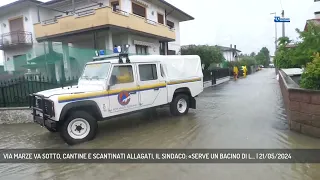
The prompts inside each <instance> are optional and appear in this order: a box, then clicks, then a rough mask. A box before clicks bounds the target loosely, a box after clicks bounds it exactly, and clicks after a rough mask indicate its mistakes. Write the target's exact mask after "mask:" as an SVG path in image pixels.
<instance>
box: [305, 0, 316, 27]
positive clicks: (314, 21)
mask: <svg viewBox="0 0 320 180" xmlns="http://www.w3.org/2000/svg"><path fill="white" fill-rule="evenodd" d="M312 9H313V10H314V19H309V20H307V22H306V25H305V27H304V30H307V27H308V23H309V22H312V23H314V24H317V25H320V0H314V5H313V7H312Z"/></svg>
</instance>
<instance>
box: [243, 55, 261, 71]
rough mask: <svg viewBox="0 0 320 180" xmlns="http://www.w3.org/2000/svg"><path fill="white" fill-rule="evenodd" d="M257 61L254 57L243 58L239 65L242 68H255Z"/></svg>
mask: <svg viewBox="0 0 320 180" xmlns="http://www.w3.org/2000/svg"><path fill="white" fill-rule="evenodd" d="M256 64H257V63H256V59H255V58H254V57H249V56H248V57H243V58H242V59H241V60H240V61H239V65H240V66H247V68H248V67H250V66H254V65H256Z"/></svg>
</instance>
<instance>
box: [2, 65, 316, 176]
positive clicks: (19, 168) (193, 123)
mask: <svg viewBox="0 0 320 180" xmlns="http://www.w3.org/2000/svg"><path fill="white" fill-rule="evenodd" d="M275 78H276V76H275V73H274V69H264V70H262V71H260V72H258V73H255V74H253V75H250V76H248V77H247V78H246V79H240V80H238V81H230V82H228V83H226V84H223V85H220V86H217V87H212V88H207V89H205V91H204V92H203V93H202V94H201V95H200V96H199V97H198V98H197V103H198V104H197V105H198V107H197V108H198V109H197V110H190V113H189V114H188V115H186V116H183V117H178V118H177V117H172V116H170V114H169V111H168V109H166V108H164V109H159V110H158V111H157V114H154V115H152V116H147V115H145V114H143V113H138V114H135V115H130V116H126V117H121V118H118V119H114V120H110V121H108V122H102V123H100V124H99V134H98V135H97V138H96V139H95V140H93V141H91V142H87V143H84V144H81V145H77V146H72V147H69V146H68V145H66V144H64V142H63V141H62V140H61V139H60V137H59V134H51V133H49V132H47V130H45V129H43V128H40V127H39V126H38V125H35V124H27V125H2V126H0V148H219V149H221V148H320V140H319V139H315V138H311V137H307V136H304V135H301V134H297V133H295V132H291V131H289V129H288V125H287V121H286V116H285V111H284V107H283V102H282V97H281V92H280V89H279V85H278V82H277V80H276V79H275ZM0 179H4V180H8V179H20V180H21V179H24V180H29V179H30V180H31V179H39V180H40V179H71V180H73V179H74V180H76V179H108V180H111V179H138V180H141V179H159V180H160V179H161V180H163V179H184V180H188V179H190V180H191V179H192V180H193V179H223V180H229V179H230V180H231V179H232V180H233V179H246V180H257V179H265V180H270V179H273V180H278V179H279V180H280V179H281V180H282V179H283V180H294V179H297V180H317V179H320V165H316V164H129V165H127V164H69V165H68V164H1V165H0Z"/></svg>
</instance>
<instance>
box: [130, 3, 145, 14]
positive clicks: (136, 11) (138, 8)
mask: <svg viewBox="0 0 320 180" xmlns="http://www.w3.org/2000/svg"><path fill="white" fill-rule="evenodd" d="M132 13H133V14H135V15H138V16H142V17H144V18H145V17H146V8H145V7H143V6H140V5H138V4H136V3H132Z"/></svg>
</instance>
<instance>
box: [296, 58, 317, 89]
mask: <svg viewBox="0 0 320 180" xmlns="http://www.w3.org/2000/svg"><path fill="white" fill-rule="evenodd" d="M300 86H301V87H302V88H306V89H314V90H320V55H319V53H316V55H315V56H314V59H313V61H312V62H309V63H308V64H307V67H306V69H305V71H304V72H303V73H302V76H301V82H300Z"/></svg>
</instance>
